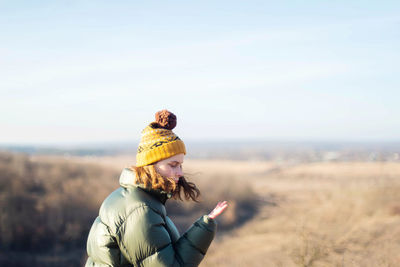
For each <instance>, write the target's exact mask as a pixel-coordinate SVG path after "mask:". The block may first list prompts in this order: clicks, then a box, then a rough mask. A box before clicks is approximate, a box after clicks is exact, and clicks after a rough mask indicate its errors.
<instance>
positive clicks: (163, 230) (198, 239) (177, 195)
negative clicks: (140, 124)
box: [86, 110, 227, 266]
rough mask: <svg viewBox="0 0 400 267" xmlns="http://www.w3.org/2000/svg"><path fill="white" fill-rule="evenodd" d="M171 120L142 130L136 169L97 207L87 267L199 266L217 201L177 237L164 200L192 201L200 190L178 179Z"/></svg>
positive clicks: (180, 146) (162, 117) (179, 150)
mask: <svg viewBox="0 0 400 267" xmlns="http://www.w3.org/2000/svg"><path fill="white" fill-rule="evenodd" d="M175 126H176V116H175V115H174V114H172V113H171V112H169V111H167V110H162V111H159V112H157V113H156V121H155V122H152V123H150V124H149V125H148V126H147V127H146V128H145V129H144V130H143V131H142V138H141V141H140V144H139V147H138V151H137V155H136V166H132V167H130V168H126V169H124V170H123V171H122V174H121V176H120V185H121V187H120V188H118V189H117V190H115V191H114V192H112V193H111V194H110V195H109V196H108V197H107V198H106V199H105V200H104V202H103V204H102V205H101V207H100V212H99V216H98V217H97V218H96V219H95V221H94V223H93V225H92V228H91V230H90V233H89V237H88V241H87V252H88V255H89V257H88V259H87V261H86V266H198V265H199V264H200V262H201V260H202V259H203V257H204V255H205V253H206V252H207V249H208V247H209V246H210V244H211V241H212V240H213V238H214V235H215V231H216V222H215V218H216V217H217V216H218V215H220V214H221V213H222V212H223V211H224V210H225V209H226V208H227V203H226V201H223V202H219V203H218V205H217V206H216V207H215V209H214V210H213V211H212V212H211V213H210V214H208V215H204V216H202V217H201V218H199V219H198V220H197V221H196V222H195V223H194V224H193V225H192V226H191V227H190V228H189V229H188V230H187V231H186V232H185V233H184V234H183V235H182V236H180V235H179V232H178V230H177V229H176V227H175V225H174V224H173V222H172V221H171V220H170V218H169V217H168V216H167V213H166V210H165V206H164V205H165V202H166V201H167V199H169V198H173V199H181V200H182V194H183V196H184V197H185V198H186V199H187V200H189V199H192V200H194V201H196V200H197V198H198V196H199V194H200V191H199V190H198V189H197V187H196V185H195V184H193V183H191V182H187V181H186V180H185V178H184V177H183V172H182V163H183V159H184V155H185V154H186V149H185V145H184V143H183V141H182V140H181V139H180V138H179V137H178V136H177V135H175V134H174V133H173V132H172V129H173V128H174V127H175Z"/></svg>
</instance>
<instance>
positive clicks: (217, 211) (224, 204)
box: [208, 201, 228, 219]
mask: <svg viewBox="0 0 400 267" xmlns="http://www.w3.org/2000/svg"><path fill="white" fill-rule="evenodd" d="M227 207H228V203H227V202H226V201H220V202H218V204H217V206H215V208H214V209H213V211H211V212H210V214H208V217H210V218H211V219H215V218H216V217H217V216H219V215H220V214H221V213H222V212H223V211H224V210H225V209H226V208H227Z"/></svg>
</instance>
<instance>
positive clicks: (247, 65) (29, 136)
mask: <svg viewBox="0 0 400 267" xmlns="http://www.w3.org/2000/svg"><path fill="white" fill-rule="evenodd" d="M0 31H1V34H0V144H73V143H87V142H100V143H101V142H121V141H124V142H126V141H136V140H138V139H139V138H140V132H141V130H142V129H143V128H144V127H145V126H146V125H147V124H148V123H150V122H152V121H153V120H154V113H155V112H156V111H158V110H161V109H168V110H170V111H172V112H173V113H175V114H176V115H177V118H178V125H177V127H176V128H175V129H174V132H175V133H176V134H178V135H179V136H180V137H181V138H182V139H183V140H261V139H262V140H293V141H301V140H307V141H324V140H326V141H329V140H335V141H337V140H343V141H399V140H400V105H399V103H400V49H399V48H400V2H399V1H253V0H248V1H232V0H230V1H151V0H150V1H120V0H116V1H101V0H96V1H94V0H85V1H83V0H82V1H74V0H69V1H39V0H38V1H18V0H17V1H10V0H9V1H1V0H0Z"/></svg>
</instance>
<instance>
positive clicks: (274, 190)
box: [72, 156, 400, 267]
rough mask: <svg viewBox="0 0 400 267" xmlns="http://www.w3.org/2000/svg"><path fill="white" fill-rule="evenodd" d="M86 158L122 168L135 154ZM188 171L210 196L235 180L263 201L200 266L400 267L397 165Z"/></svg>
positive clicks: (212, 164)
mask: <svg viewBox="0 0 400 267" xmlns="http://www.w3.org/2000/svg"><path fill="white" fill-rule="evenodd" d="M72 160H74V159H72ZM79 160H80V162H82V161H81V158H80V159H79ZM86 161H88V162H97V163H99V164H102V165H103V164H105V165H107V166H110V167H116V166H118V167H117V168H120V167H121V166H123V165H129V163H130V162H131V161H132V157H130V156H125V157H124V156H121V157H109V158H106V157H103V158H86ZM184 167H185V172H186V173H188V174H189V175H190V176H191V177H192V178H193V180H194V181H195V182H196V183H197V184H199V186H200V188H201V189H203V191H205V192H204V194H203V195H205V196H207V193H206V191H207V190H208V189H207V188H210V187H213V186H214V187H230V186H232V183H234V184H239V185H241V186H243V187H245V186H246V185H249V186H251V187H252V189H253V190H254V192H256V193H257V195H258V198H259V201H258V205H259V212H258V213H257V215H256V216H255V217H253V218H251V219H250V220H249V221H247V222H246V223H245V224H244V225H240V226H238V227H236V228H234V229H233V230H231V231H228V232H223V233H219V235H218V237H217V239H216V240H215V241H214V242H213V244H212V246H211V247H210V249H209V252H208V254H207V256H206V258H205V260H204V261H203V263H202V266H210V267H211V266H400V254H399V253H398V252H399V251H400V163H398V162H317V163H303V164H285V163H280V164H277V163H274V162H252V161H248V162H246V161H222V160H217V161H216V160H186V162H185V163H184ZM230 204H231V207H232V206H234V205H235V203H230ZM226 217H229V210H228V211H227V214H226V215H225V217H224V218H221V219H225V220H226V219H227V218H226Z"/></svg>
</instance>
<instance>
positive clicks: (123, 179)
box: [119, 168, 172, 204]
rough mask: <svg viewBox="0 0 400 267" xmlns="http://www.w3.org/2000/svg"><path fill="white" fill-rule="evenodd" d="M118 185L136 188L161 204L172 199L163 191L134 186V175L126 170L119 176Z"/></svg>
mask: <svg viewBox="0 0 400 267" xmlns="http://www.w3.org/2000/svg"><path fill="white" fill-rule="evenodd" d="M119 184H120V185H121V186H123V187H138V188H140V189H142V190H143V191H145V192H147V193H149V194H150V195H152V196H154V197H156V198H157V199H158V200H159V201H160V202H161V203H163V204H165V202H166V201H167V200H168V199H169V198H171V197H172V193H168V192H165V191H164V190H160V189H152V188H148V187H145V185H144V184H136V183H135V173H134V172H133V171H132V170H130V169H128V168H125V169H123V170H122V173H121V176H120V177H119Z"/></svg>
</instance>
